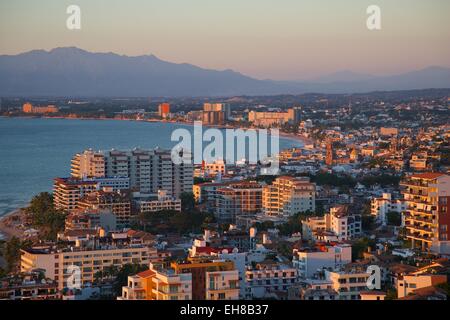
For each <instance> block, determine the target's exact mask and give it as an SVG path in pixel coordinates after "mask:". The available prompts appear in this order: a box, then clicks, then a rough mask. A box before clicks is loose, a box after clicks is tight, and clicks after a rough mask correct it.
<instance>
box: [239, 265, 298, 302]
mask: <svg viewBox="0 0 450 320" xmlns="http://www.w3.org/2000/svg"><path fill="white" fill-rule="evenodd" d="M297 279H298V272H297V269H296V268H293V267H289V266H286V265H282V264H279V263H276V262H274V263H265V262H261V263H258V264H257V265H256V268H254V269H251V268H249V269H247V271H246V272H245V281H246V298H247V299H254V298H257V299H261V298H269V297H271V295H272V294H273V293H274V292H275V291H286V292H287V290H288V288H289V287H291V286H293V285H294V284H295V283H296V282H297Z"/></svg>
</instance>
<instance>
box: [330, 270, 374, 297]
mask: <svg viewBox="0 0 450 320" xmlns="http://www.w3.org/2000/svg"><path fill="white" fill-rule="evenodd" d="M369 276H370V274H369V273H366V272H362V271H353V270H351V271H325V278H326V279H327V280H329V281H331V282H332V283H333V285H332V288H333V289H334V290H335V291H336V292H337V293H338V295H339V300H360V299H361V297H360V294H359V293H360V292H362V291H367V290H368V287H367V279H368V278H369Z"/></svg>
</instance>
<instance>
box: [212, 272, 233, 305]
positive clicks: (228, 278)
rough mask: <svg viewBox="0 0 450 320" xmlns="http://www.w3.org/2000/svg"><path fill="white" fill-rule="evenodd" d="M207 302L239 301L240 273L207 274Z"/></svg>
mask: <svg viewBox="0 0 450 320" xmlns="http://www.w3.org/2000/svg"><path fill="white" fill-rule="evenodd" d="M205 277H206V299H207V300H237V299H238V298H239V271H238V270H236V269H235V270H228V271H210V272H206V274H205Z"/></svg>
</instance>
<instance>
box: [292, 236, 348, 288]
mask: <svg viewBox="0 0 450 320" xmlns="http://www.w3.org/2000/svg"><path fill="white" fill-rule="evenodd" d="M350 262H352V247H351V245H349V244H346V243H339V244H334V245H333V244H316V246H315V247H313V248H305V249H294V250H293V260H292V264H293V266H294V268H296V269H297V270H298V275H299V277H300V278H302V279H311V278H313V277H314V275H316V274H317V273H318V272H319V271H321V270H323V269H327V270H330V271H335V270H338V269H340V268H341V267H343V266H344V265H346V264H348V263H350Z"/></svg>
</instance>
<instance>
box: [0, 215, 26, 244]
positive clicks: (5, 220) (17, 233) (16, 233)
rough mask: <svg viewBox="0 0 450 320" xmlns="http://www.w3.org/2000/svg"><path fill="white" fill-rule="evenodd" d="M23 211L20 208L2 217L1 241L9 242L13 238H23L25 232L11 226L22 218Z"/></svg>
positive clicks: (0, 218)
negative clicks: (15, 220) (12, 222)
mask: <svg viewBox="0 0 450 320" xmlns="http://www.w3.org/2000/svg"><path fill="white" fill-rule="evenodd" d="M22 209H23V208H18V209H15V210H13V211H10V212H8V213H6V214H4V215H2V216H0V240H3V241H7V240H9V239H11V238H12V237H18V238H21V237H22V236H23V232H22V231H21V230H20V229H18V228H17V227H16V226H11V225H10V223H11V221H12V220H14V219H20V218H21V216H22Z"/></svg>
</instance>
